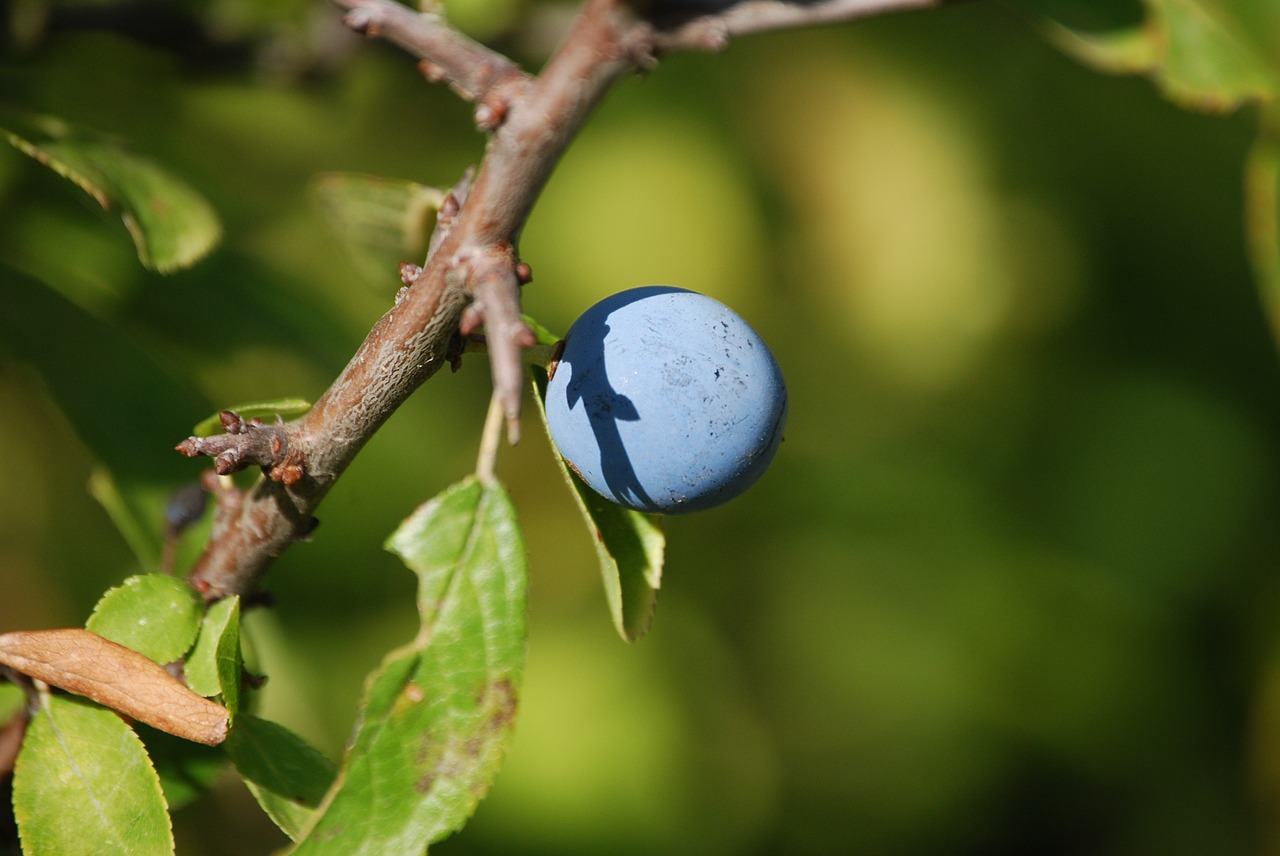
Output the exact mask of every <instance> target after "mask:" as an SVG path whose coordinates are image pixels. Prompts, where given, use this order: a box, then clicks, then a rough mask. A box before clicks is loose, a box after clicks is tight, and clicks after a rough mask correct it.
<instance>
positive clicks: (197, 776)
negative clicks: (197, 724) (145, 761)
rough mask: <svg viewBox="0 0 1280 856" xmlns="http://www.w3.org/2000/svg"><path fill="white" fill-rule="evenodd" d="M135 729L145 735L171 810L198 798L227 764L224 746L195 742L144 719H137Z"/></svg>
mask: <svg viewBox="0 0 1280 856" xmlns="http://www.w3.org/2000/svg"><path fill="white" fill-rule="evenodd" d="M133 730H134V731H136V732H137V734H138V737H140V738H142V745H143V746H145V747H146V749H147V754H148V755H149V756H150V757H151V766H153V767H155V770H156V774H157V775H159V776H160V789H161V790H162V791H164V801H165V802H166V803H168V805H169V810H170V811H177V810H178V809H180V808H182V807H183V806H186V805H190V804H191V803H192V802H194V801H195V800H196V799H198V798H199V797H200V796H201V795H202V794H204V793H205V791H207V790H208V789H209V786H210V785H212V784H213V781H214V779H215V778H217V776H218V773H219V772H221V770H222V768H223V767H224V766H226V763H227V755H226V753H225V752H223V751H222V746H206V745H204V744H202V743H193V742H192V741H190V740H184V739H182V738H181V737H174V736H173V735H172V734H165V733H164V732H163V731H160V730H159V729H156V728H152V727H150V726H149V725H144V724H142V723H141V722H134V724H133Z"/></svg>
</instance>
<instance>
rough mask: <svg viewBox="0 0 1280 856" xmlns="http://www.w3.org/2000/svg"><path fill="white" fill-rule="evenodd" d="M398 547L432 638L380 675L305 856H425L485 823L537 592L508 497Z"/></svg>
mask: <svg viewBox="0 0 1280 856" xmlns="http://www.w3.org/2000/svg"><path fill="white" fill-rule="evenodd" d="M388 546H389V547H390V548H391V549H392V550H393V551H395V552H396V553H398V554H399V555H400V556H401V558H403V559H404V561H405V563H406V564H407V565H409V567H410V568H412V569H413V570H414V571H415V572H417V574H418V577H419V594H418V609H419V612H420V613H421V617H422V628H421V631H420V632H419V634H418V637H417V639H416V640H414V642H412V643H411V644H409V645H407V646H406V647H404V648H402V649H400V650H399V651H393V652H392V653H391V654H390V655H388V657H387V659H386V660H385V661H384V662H383V664H382V666H381V667H380V668H379V669H377V670H376V671H375V672H374V673H373V674H372V675H370V677H369V679H368V682H367V683H366V685H365V691H364V698H363V699H362V701H361V711H360V724H359V726H358V728H357V732H356V736H355V739H354V741H353V742H352V745H351V748H350V750H349V751H348V752H347V755H346V757H345V758H344V759H343V762H342V767H341V770H340V772H339V774H338V780H337V782H336V783H335V784H334V786H333V789H332V790H331V791H330V792H329V794H328V796H327V797H326V798H325V801H324V803H322V804H321V806H320V808H319V809H317V810H316V815H315V818H314V820H313V822H312V823H311V824H310V825H309V827H308V828H307V829H306V830H305V831H304V832H303V835H302V838H301V840H300V841H299V844H298V847H297V849H296V850H295V851H294V853H295V854H298V856H302V854H306V856H314V854H328V853H332V854H339V856H359V854H369V856H399V855H400V854H404V856H419V854H421V853H422V852H423V850H424V849H425V848H426V847H427V845H428V844H431V843H432V842H435V841H439V840H440V839H441V838H443V837H445V836H446V835H448V834H449V833H450V832H453V831H455V830H457V829H458V828H460V827H461V826H462V824H463V823H464V822H465V821H466V819H467V818H468V817H469V816H470V815H471V813H472V812H473V811H474V810H475V807H476V805H477V803H479V801H480V799H481V797H483V796H484V794H485V793H486V792H487V790H488V788H489V783H490V781H491V780H492V778H493V776H494V775H495V774H496V772H497V769H498V766H499V764H500V763H501V760H502V756H503V754H504V753H505V751H506V746H507V742H508V740H509V739H510V736H511V731H512V727H513V723H514V720H515V711H516V704H517V694H518V688H519V685H520V678H521V676H522V674H523V671H524V640H525V629H526V621H525V606H526V586H527V581H526V568H525V559H524V545H523V541H522V539H521V537H520V532H519V529H518V527H517V526H516V522H515V514H514V511H513V509H512V508H511V504H510V502H509V501H508V499H507V496H506V493H505V491H504V490H503V489H502V487H501V486H500V485H497V484H488V485H482V484H481V483H480V482H478V481H476V480H475V479H467V480H466V481H463V482H461V483H460V484H457V485H454V486H453V487H452V488H450V489H449V490H447V491H445V492H444V493H443V494H441V495H440V496H438V497H436V498H435V499H433V500H431V501H430V502H428V503H426V504H425V505H423V506H422V507H421V508H419V509H418V510H417V511H416V512H415V513H414V514H413V515H412V516H410V517H409V519H408V520H406V521H405V522H404V523H403V524H402V525H401V527H400V529H399V530H398V531H397V532H396V533H395V535H393V536H392V537H391V539H390V541H389V542H388Z"/></svg>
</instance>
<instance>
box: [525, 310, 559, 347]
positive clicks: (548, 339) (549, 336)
mask: <svg viewBox="0 0 1280 856" xmlns="http://www.w3.org/2000/svg"><path fill="white" fill-rule="evenodd" d="M520 320H522V321H524V323H526V324H528V325H529V329H531V330H533V334H534V336H536V337H537V340H538V344H539V345H556V344H559V342H560V340H561V339H563V338H564V337H563V336H557V335H556V334H555V333H552V332H551V331H550V330H548V329H547V328H546V327H543V326H542V325H541V324H539V323H538V321H537V319H536V318H534V317H533V316H532V315H521V316H520Z"/></svg>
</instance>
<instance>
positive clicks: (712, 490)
mask: <svg viewBox="0 0 1280 856" xmlns="http://www.w3.org/2000/svg"><path fill="white" fill-rule="evenodd" d="M546 404H547V424H548V425H549V426H550V428H551V438H552V440H554V441H555V444H556V447H557V448H558V449H559V450H560V454H561V455H563V456H564V458H565V460H566V461H568V463H569V465H570V466H571V467H573V469H574V471H575V472H577V473H578V474H579V475H580V476H582V479H583V480H584V481H585V482H586V483H587V484H589V485H590V486H591V487H592V488H594V489H595V490H596V491H597V492H598V493H600V494H601V495H603V496H604V497H605V498H607V499H611V500H613V501H614V502H617V503H619V504H621V505H624V506H627V507H628V508H633V509H635V510H637V511H647V512H658V513H663V514H680V513H684V512H689V511H701V510H703V509H706V508H711V507H712V506H715V505H719V504H720V503H722V502H726V501H728V500H730V499H733V498H734V497H735V496H737V495H738V494H740V493H742V492H743V491H744V490H746V489H747V488H748V487H750V486H751V485H752V484H754V483H755V482H756V480H757V479H759V478H760V476H761V475H762V474H763V473H764V471H765V469H766V468H767V467H768V466H769V463H770V461H772V460H773V455H774V453H775V452H776V451H777V450H778V444H779V442H781V440H782V426H783V423H784V422H785V421H786V418H787V388H786V384H785V383H784V382H783V380H782V372H781V370H780V369H779V368H778V364H777V362H776V361H775V360H774V358H773V354H771V353H770V352H769V348H768V347H767V346H766V345H765V343H764V341H763V340H762V339H761V338H760V336H759V335H757V334H756V332H755V331H754V330H752V329H751V328H750V327H749V326H747V323H746V322H745V321H743V320H742V318H740V317H739V316H738V315H737V314H736V313H735V312H734V311H733V310H731V309H729V308H728V307H727V306H725V305H724V304H722V303H719V302H718V301H716V300H713V299H711V298H710V297H706V296H705V295H701V294H697V293H695V292H692V291H686V290H684V289H680V288H671V287H668V286H661V285H651V286H645V287H643V288H633V289H630V290H629V291H623V292H620V293H618V294H615V295H613V296H611V297H607V298H605V299H604V300H602V301H600V302H599V303H597V304H596V305H595V306H592V307H591V308H590V309H588V310H587V311H586V312H584V313H583V314H582V316H581V317H580V318H579V319H578V320H577V321H575V322H574V323H573V326H572V327H570V328H569V333H568V335H567V336H566V337H565V341H564V350H563V353H562V354H561V355H560V359H559V361H558V363H556V365H555V366H553V371H552V373H551V380H550V383H549V384H548V385H547V402H546Z"/></svg>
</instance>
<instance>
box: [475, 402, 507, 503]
mask: <svg viewBox="0 0 1280 856" xmlns="http://www.w3.org/2000/svg"><path fill="white" fill-rule="evenodd" d="M505 421H506V413H505V410H504V408H503V406H502V399H501V397H500V396H498V395H497V394H496V393H495V394H494V395H492V396H490V397H489V412H488V413H487V414H486V415H485V418H484V431H482V432H481V434H480V452H479V454H478V455H477V456H476V478H477V479H479V481H480V484H482V485H484V486H486V487H488V486H489V485H491V484H493V483H494V481H495V479H496V476H495V475H494V471H495V468H496V466H497V463H498V447H499V446H501V445H502V425H503V423H504V422H505Z"/></svg>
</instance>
